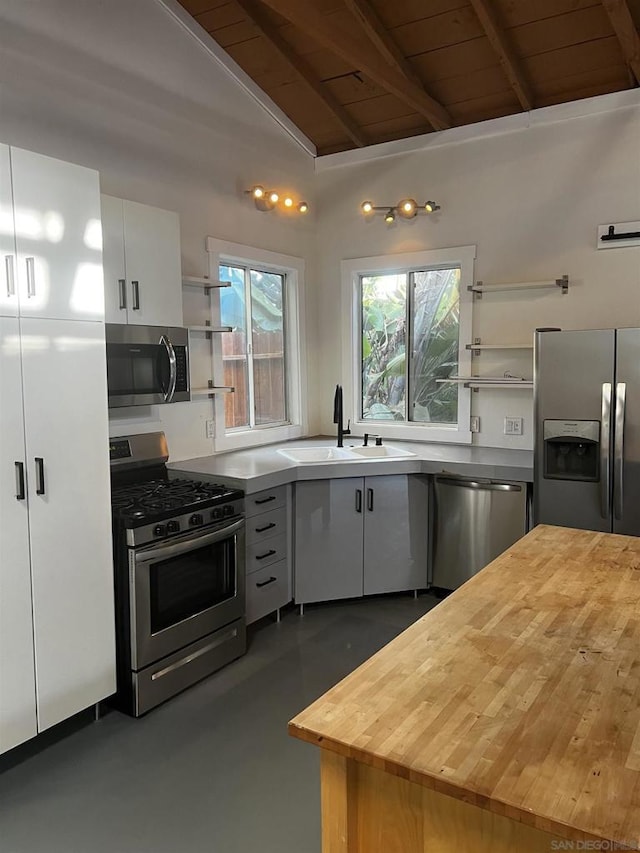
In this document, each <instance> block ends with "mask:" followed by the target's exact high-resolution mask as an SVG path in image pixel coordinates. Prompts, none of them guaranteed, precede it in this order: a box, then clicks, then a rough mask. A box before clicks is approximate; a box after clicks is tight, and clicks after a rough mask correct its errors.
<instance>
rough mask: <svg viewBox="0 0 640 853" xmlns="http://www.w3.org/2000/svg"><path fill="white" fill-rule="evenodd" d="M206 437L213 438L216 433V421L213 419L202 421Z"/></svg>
mask: <svg viewBox="0 0 640 853" xmlns="http://www.w3.org/2000/svg"><path fill="white" fill-rule="evenodd" d="M204 425H205V428H206V431H207V438H213V437H214V436H215V434H216V422H215V421H214V420H209V421H205V422H204Z"/></svg>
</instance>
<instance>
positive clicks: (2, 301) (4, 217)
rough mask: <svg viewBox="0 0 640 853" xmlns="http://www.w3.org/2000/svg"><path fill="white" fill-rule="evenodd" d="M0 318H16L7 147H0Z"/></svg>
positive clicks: (16, 287) (15, 286)
mask: <svg viewBox="0 0 640 853" xmlns="http://www.w3.org/2000/svg"><path fill="white" fill-rule="evenodd" d="M0 316H4V317H17V316H18V284H17V281H16V243H15V231H14V228H13V192H12V190H11V161H10V159H9V146H8V145H0Z"/></svg>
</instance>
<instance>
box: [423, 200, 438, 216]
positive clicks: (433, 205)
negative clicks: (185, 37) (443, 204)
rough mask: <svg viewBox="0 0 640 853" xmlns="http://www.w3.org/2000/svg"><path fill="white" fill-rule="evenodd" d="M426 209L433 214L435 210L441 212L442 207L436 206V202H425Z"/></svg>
mask: <svg viewBox="0 0 640 853" xmlns="http://www.w3.org/2000/svg"><path fill="white" fill-rule="evenodd" d="M424 209H425V210H426V211H427V213H433V211H434V210H440V205H439V204H436V203H435V201H427V202H425V205H424Z"/></svg>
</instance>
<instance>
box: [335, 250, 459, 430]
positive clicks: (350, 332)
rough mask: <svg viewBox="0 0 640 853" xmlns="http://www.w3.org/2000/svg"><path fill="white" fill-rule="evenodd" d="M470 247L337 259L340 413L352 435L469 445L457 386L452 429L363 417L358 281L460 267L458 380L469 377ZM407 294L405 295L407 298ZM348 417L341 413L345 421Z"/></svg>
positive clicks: (450, 427)
mask: <svg viewBox="0 0 640 853" xmlns="http://www.w3.org/2000/svg"><path fill="white" fill-rule="evenodd" d="M475 257H476V247H475V246H473V245H472V246H457V247H453V248H450V249H429V250H425V251H421V252H403V253H398V254H391V255H377V256H374V257H369V258H353V259H350V260H345V261H342V265H341V266H342V315H343V324H342V342H343V358H344V361H343V371H342V373H343V385H344V388H343V392H344V401H345V406H344V408H345V413H347V412H348V413H350V417H351V424H352V427H351V428H352V431H353V432H355V433H356V434H362V433H363V432H375V433H376V434H377V435H380V436H382V437H383V438H390V439H396V440H404V441H425V442H441V443H456V444H471V441H472V433H471V429H470V417H471V391H470V389H469V388H465V387H464V385H463V384H462V383H461V384H460V385H459V386H458V423H457V425H456V426H445V425H443V424H433V425H432V424H425V423H418V422H411V421H407V422H402V423H400V422H396V421H384V420H379V421H376V420H369V419H366V420H365V419H363V418H362V416H361V398H362V329H361V317H362V306H361V297H360V278H361V277H362V276H367V275H375V274H388V273H393V272H395V273H407V274H408V273H411V272H417V271H420V270H426V269H431V268H438V267H440V268H442V267H446V266H459V267H460V324H459V344H458V371H459V374H460V375H461V376H469V375H470V374H471V351H470V350H468V349H467V347H466V345H467V343H470V342H471V341H472V337H471V333H472V308H473V294H472V293H471V291H470V290H469V289H468V288H469V287H470V286H473V281H474V277H473V276H474V261H475ZM409 298H410V295H409V293H408V294H407V300H409ZM346 416H347V415H346V414H345V417H346Z"/></svg>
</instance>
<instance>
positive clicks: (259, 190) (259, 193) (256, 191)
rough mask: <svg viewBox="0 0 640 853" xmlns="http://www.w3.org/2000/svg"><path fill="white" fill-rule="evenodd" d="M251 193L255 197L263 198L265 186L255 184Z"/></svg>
mask: <svg viewBox="0 0 640 853" xmlns="http://www.w3.org/2000/svg"><path fill="white" fill-rule="evenodd" d="M251 195H252V196H253V197H254V198H263V197H264V187H261V186H259V185H258V186H255V187H253V188H252V189H251Z"/></svg>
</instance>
